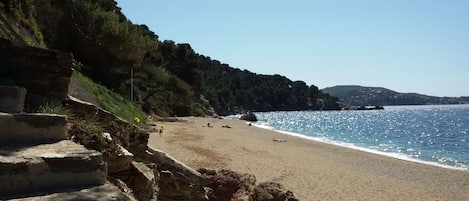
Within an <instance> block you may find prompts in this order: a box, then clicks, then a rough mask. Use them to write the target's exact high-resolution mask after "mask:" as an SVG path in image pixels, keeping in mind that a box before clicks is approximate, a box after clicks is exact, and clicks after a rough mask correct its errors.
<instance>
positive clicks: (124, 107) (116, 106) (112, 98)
mask: <svg viewBox="0 0 469 201" xmlns="http://www.w3.org/2000/svg"><path fill="white" fill-rule="evenodd" d="M72 76H73V77H74V78H76V79H77V80H78V82H79V84H80V86H82V87H83V89H84V90H85V91H86V92H88V93H89V94H90V95H92V96H93V98H94V100H96V102H97V103H98V106H100V107H101V108H103V109H105V110H107V111H109V112H111V113H113V114H115V115H117V116H119V117H120V118H122V119H125V120H127V121H129V122H132V121H133V120H134V118H135V117H138V118H139V119H145V117H146V114H145V113H144V112H143V111H142V110H141V109H140V107H138V106H136V105H135V104H134V103H132V102H130V101H129V100H127V99H125V98H123V97H122V96H120V95H119V94H116V93H113V92H112V91H110V90H108V89H107V88H106V87H104V86H102V85H99V84H96V83H94V82H93V81H92V80H91V79H89V78H88V77H86V76H85V75H83V74H81V73H79V72H77V71H75V72H73V74H72Z"/></svg>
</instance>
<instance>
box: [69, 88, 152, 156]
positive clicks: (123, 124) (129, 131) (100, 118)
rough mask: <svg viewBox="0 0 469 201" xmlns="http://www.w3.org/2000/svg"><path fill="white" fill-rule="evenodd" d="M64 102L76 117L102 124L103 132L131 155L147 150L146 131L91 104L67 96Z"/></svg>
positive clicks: (148, 134) (147, 134)
mask: <svg viewBox="0 0 469 201" xmlns="http://www.w3.org/2000/svg"><path fill="white" fill-rule="evenodd" d="M67 99H68V100H66V101H65V104H66V106H67V108H69V109H70V110H71V112H72V113H73V114H75V115H77V116H90V115H91V116H93V117H95V120H96V121H97V122H99V123H101V124H102V126H103V127H104V130H105V131H106V132H108V133H110V134H111V136H112V137H113V138H115V139H118V140H119V142H121V143H122V146H124V148H126V149H127V150H129V151H130V152H132V153H135V152H143V151H145V150H146V149H147V143H148V138H149V136H150V133H149V132H147V131H146V130H144V129H142V128H140V127H138V126H135V125H133V124H130V123H129V122H128V121H126V120H123V119H121V118H119V117H117V116H116V115H114V114H112V113H110V112H108V111H106V110H103V109H101V108H99V107H97V106H95V105H93V104H91V103H88V102H85V101H81V100H78V99H76V98H74V97H72V96H68V98H67Z"/></svg>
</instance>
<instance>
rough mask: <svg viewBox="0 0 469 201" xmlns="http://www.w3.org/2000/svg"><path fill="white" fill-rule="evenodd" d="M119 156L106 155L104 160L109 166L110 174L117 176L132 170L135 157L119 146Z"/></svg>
mask: <svg viewBox="0 0 469 201" xmlns="http://www.w3.org/2000/svg"><path fill="white" fill-rule="evenodd" d="M117 147H118V149H119V150H118V152H119V154H118V155H116V156H110V155H105V157H104V159H105V161H106V162H107V164H108V172H109V174H111V175H112V174H115V173H119V172H122V171H126V170H128V169H130V168H131V164H132V161H133V160H134V155H133V154H132V153H130V152H129V151H127V149H125V148H124V147H122V146H121V145H119V144H117Z"/></svg>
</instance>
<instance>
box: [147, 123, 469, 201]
mask: <svg viewBox="0 0 469 201" xmlns="http://www.w3.org/2000/svg"><path fill="white" fill-rule="evenodd" d="M181 119H183V120H186V122H158V125H161V124H165V126H166V130H165V132H164V134H163V135H162V136H160V135H159V134H158V133H152V134H151V135H150V140H149V145H150V146H151V147H154V148H158V149H160V150H163V151H165V152H166V153H168V154H169V155H172V156H173V157H175V158H177V159H178V160H180V161H181V162H183V163H185V164H187V165H189V166H191V167H192V168H194V169H197V168H201V167H205V168H209V169H218V170H219V169H231V170H234V171H237V172H241V173H250V174H253V175H255V176H256V178H257V180H258V182H264V181H276V182H279V183H282V184H283V185H284V186H285V187H286V188H287V189H289V190H292V191H293V192H294V194H295V195H296V196H297V197H298V198H299V199H300V200H365V199H368V200H469V192H467V188H468V187H469V174H468V173H467V172H465V171H460V170H453V169H447V168H442V167H437V166H432V165H427V164H422V163H416V162H412V161H406V160H401V159H397V158H393V157H388V156H382V155H377V154H373V153H369V152H364V151H361V150H355V149H350V148H347V147H342V146H336V145H334V144H328V143H324V142H318V141H314V140H307V139H304V138H301V137H296V136H290V135H286V134H284V133H279V132H277V131H273V130H270V129H264V128H259V127H257V126H249V125H247V124H246V122H244V121H239V120H227V119H213V118H195V117H186V118H181ZM207 123H210V125H211V127H207ZM224 125H230V127H231V128H224V127H222V126H224ZM273 139H280V140H285V142H280V141H279V142H276V141H273Z"/></svg>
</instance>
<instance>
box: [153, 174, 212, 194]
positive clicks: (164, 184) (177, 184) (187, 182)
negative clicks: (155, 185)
mask: <svg viewBox="0 0 469 201" xmlns="http://www.w3.org/2000/svg"><path fill="white" fill-rule="evenodd" d="M159 188H160V192H159V196H158V199H159V200H160V201H178V200H180V201H185V200H193V201H205V200H208V198H207V196H206V192H205V188H204V187H203V186H202V185H197V184H195V183H194V181H192V180H191V179H190V178H189V177H187V176H186V175H184V174H183V173H181V172H177V171H174V173H173V172H172V171H170V170H162V171H160V182H159Z"/></svg>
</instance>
